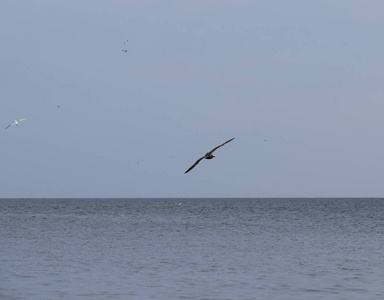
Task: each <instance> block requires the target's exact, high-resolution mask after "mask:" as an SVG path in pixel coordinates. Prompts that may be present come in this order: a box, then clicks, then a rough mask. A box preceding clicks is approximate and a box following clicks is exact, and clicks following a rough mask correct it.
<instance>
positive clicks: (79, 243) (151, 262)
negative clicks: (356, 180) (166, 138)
mask: <svg viewBox="0 0 384 300" xmlns="http://www.w3.org/2000/svg"><path fill="white" fill-rule="evenodd" d="M0 259H1V264H0V299H39V300H41V299H220V300H223V299H384V201H383V200H381V199H1V200H0Z"/></svg>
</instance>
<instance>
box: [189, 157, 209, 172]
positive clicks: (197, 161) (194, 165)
mask: <svg viewBox="0 0 384 300" xmlns="http://www.w3.org/2000/svg"><path fill="white" fill-rule="evenodd" d="M204 157H205V156H203V157H201V158H199V159H198V160H196V162H195V163H194V164H193V165H192V166H191V167H190V168H189V169H188V170H187V171H185V173H184V174H187V173H188V172H189V171H191V170H192V169H193V168H194V167H196V165H197V164H198V163H199V162H200V161H201V160H202V159H204Z"/></svg>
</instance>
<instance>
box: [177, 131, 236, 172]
mask: <svg viewBox="0 0 384 300" xmlns="http://www.w3.org/2000/svg"><path fill="white" fill-rule="evenodd" d="M234 139H235V138H231V139H230V140H228V141H226V142H225V143H223V144H221V145H220V146H217V147H216V148H213V149H212V150H211V151H209V152H207V153H206V154H205V155H204V156H203V157H200V158H199V159H198V160H197V161H196V162H195V163H194V164H193V165H192V166H191V167H190V168H189V169H188V170H187V171H185V173H184V174H187V173H188V172H189V171H191V170H192V169H193V168H194V167H196V165H197V164H198V163H199V162H200V161H202V160H203V159H204V158H205V159H212V158H214V157H215V156H214V155H213V154H212V153H213V152H214V151H215V150H217V149H219V148H220V147H221V146H224V145H225V144H226V143H229V142H230V141H232V140H234Z"/></svg>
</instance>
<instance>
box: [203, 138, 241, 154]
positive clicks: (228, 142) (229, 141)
mask: <svg viewBox="0 0 384 300" xmlns="http://www.w3.org/2000/svg"><path fill="white" fill-rule="evenodd" d="M234 139H235V138H231V139H230V140H228V141H226V142H225V143H223V144H221V145H220V146H217V147H216V148H213V149H212V150H211V151H210V152H208V153H211V154H212V153H213V152H214V151H215V150H217V149H219V148H220V147H221V146H224V145H225V144H226V143H229V142H230V141H232V140H234Z"/></svg>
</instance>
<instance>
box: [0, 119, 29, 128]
mask: <svg viewBox="0 0 384 300" xmlns="http://www.w3.org/2000/svg"><path fill="white" fill-rule="evenodd" d="M26 119H27V118H22V119H19V120H14V121H13V122H12V123H11V124H9V125H8V126H7V127H5V129H7V128H9V127H11V126H12V125H16V126H17V127H19V122H21V121H24V120H26Z"/></svg>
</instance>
